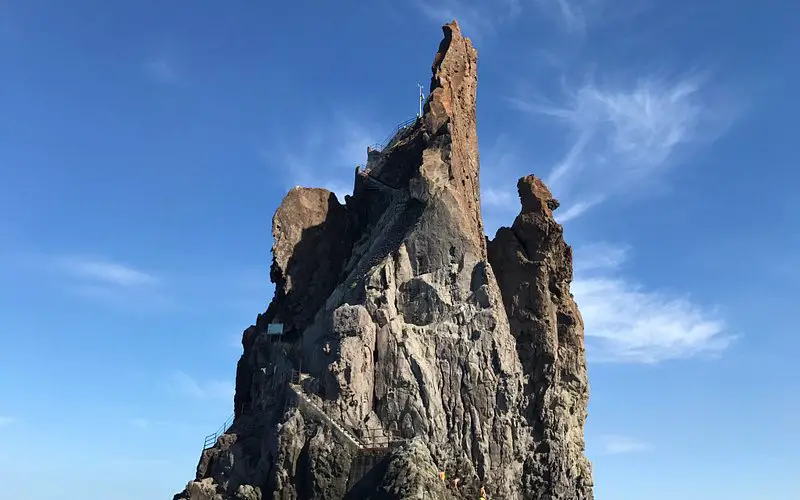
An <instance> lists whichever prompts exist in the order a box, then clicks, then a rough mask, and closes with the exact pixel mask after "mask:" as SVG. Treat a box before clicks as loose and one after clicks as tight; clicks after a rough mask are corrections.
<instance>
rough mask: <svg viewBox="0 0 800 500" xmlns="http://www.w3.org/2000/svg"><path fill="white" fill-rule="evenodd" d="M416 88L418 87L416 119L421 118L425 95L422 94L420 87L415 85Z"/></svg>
mask: <svg viewBox="0 0 800 500" xmlns="http://www.w3.org/2000/svg"><path fill="white" fill-rule="evenodd" d="M417 87H419V114H418V115H417V118H422V102H423V101H424V100H425V95H424V94H423V93H422V85H420V84H419V83H417Z"/></svg>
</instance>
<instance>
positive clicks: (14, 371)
mask: <svg viewBox="0 0 800 500" xmlns="http://www.w3.org/2000/svg"><path fill="white" fill-rule="evenodd" d="M798 15H800V7H798V6H796V5H793V2H790V1H788V0H785V1H779V0H764V1H761V2H739V3H734V2H730V1H724V0H706V1H704V2H693V1H688V0H676V1H670V2H666V1H656V0H635V1H621V0H495V1H493V2H488V1H486V2H478V1H471V2H466V1H464V2H457V1H455V0H430V1H423V0H419V1H417V0H414V1H408V2H389V1H383V0H381V1H375V2H354V1H347V0H342V1H340V2H321V1H320V2H309V1H302V0H301V1H297V2H281V3H277V2H263V1H262V2H212V1H195V2H156V1H154V0H141V1H137V2H122V1H109V0H102V1H101V0H93V1H90V0H72V1H71V2H55V1H51V2H45V1H42V0H24V1H23V0H5V1H3V2H1V3H0V213H1V214H2V216H0V439H2V445H1V446H0V465H1V466H0V479H2V480H4V481H3V483H4V485H5V486H4V488H5V491H6V492H7V494H8V495H9V498H18V499H20V500H39V499H42V500H43V499H45V498H46V499H48V500H51V499H64V500H68V499H72V498H75V493H74V492H76V491H80V492H81V494H80V495H81V498H83V499H86V500H105V499H107V498H108V497H109V495H110V493H109V492H110V491H113V492H114V493H113V496H114V498H118V499H120V500H128V499H130V500H134V499H136V500H140V499H143V498H154V499H155V498H171V497H170V495H171V494H173V493H174V492H176V491H178V490H180V489H181V488H182V486H183V485H184V484H185V482H186V481H187V480H189V479H190V478H191V477H192V475H193V471H194V467H195V465H196V463H197V459H198V456H199V452H200V450H199V448H200V445H201V442H202V438H203V436H204V435H205V434H208V433H209V432H212V431H213V430H214V429H215V428H216V427H218V425H219V424H220V423H222V421H223V420H225V418H226V417H227V416H228V415H229V414H230V412H231V406H232V397H231V395H232V385H233V383H232V380H233V376H234V370H235V362H236V359H237V358H238V356H239V353H240V349H241V347H240V345H239V339H240V335H241V331H242V330H243V328H245V327H246V326H247V325H249V324H250V322H252V321H253V320H254V319H255V316H256V314H257V313H258V312H259V311H261V310H263V309H264V308H265V307H266V304H267V303H268V301H269V299H270V298H271V295H272V287H271V285H270V284H269V272H268V271H269V263H270V253H269V248H270V245H271V235H270V220H271V216H272V213H273V212H274V210H275V208H276V207H277V205H278V203H279V202H280V200H281V197H282V195H283V194H284V193H285V192H286V190H287V189H289V188H290V187H292V186H294V185H296V184H304V185H315V186H324V187H328V188H330V189H333V190H334V191H336V192H337V193H339V194H343V193H344V192H346V191H347V190H348V188H349V187H350V186H351V185H352V176H353V169H354V167H355V165H356V164H358V163H360V162H363V161H364V157H365V151H366V146H367V145H368V144H371V143H375V142H379V141H380V140H381V139H383V137H384V136H385V135H386V134H387V133H388V132H389V131H390V130H391V129H392V128H393V127H394V125H396V124H397V123H398V122H400V121H403V120H405V119H408V118H410V117H412V116H413V115H414V113H415V110H416V105H417V101H416V93H417V87H416V84H417V82H419V81H421V82H423V83H424V84H427V81H428V78H429V68H430V64H431V61H432V58H433V54H434V52H435V50H436V47H437V45H438V42H439V39H440V38H441V31H440V29H439V26H440V25H441V24H442V23H444V22H446V21H449V20H450V19H451V18H453V17H457V18H458V19H459V21H460V23H461V26H462V30H463V31H464V32H465V34H466V35H467V36H470V37H471V38H472V39H473V41H474V42H475V44H476V46H477V47H478V50H479V61H480V62H479V78H480V86H479V93H478V95H479V97H478V133H479V138H480V154H481V165H482V178H481V182H482V197H483V203H484V216H485V220H486V224H487V228H489V229H490V230H491V231H492V232H493V231H494V230H495V229H496V228H497V227H498V226H499V225H501V224H509V223H511V221H512V220H513V217H514V216H515V214H516V213H517V212H518V209H519V205H518V202H517V200H516V197H515V193H514V186H515V182H516V179H517V178H518V177H519V176H521V175H525V174H528V173H535V174H537V175H539V176H541V177H543V178H545V179H546V180H547V181H548V183H549V184H550V186H551V188H552V189H553V191H554V192H555V194H556V196H557V197H558V198H559V199H560V200H561V201H562V208H561V209H560V210H559V212H560V213H559V215H558V216H559V218H560V220H561V221H562V222H563V223H564V224H565V233H566V237H567V239H568V241H569V243H570V244H572V245H574V247H575V253H576V263H575V264H576V281H575V283H574V286H573V290H574V292H575V295H576V297H577V300H578V303H579V306H580V307H581V310H582V311H583V314H584V317H585V321H586V334H587V343H588V345H589V356H590V367H589V370H590V372H589V373H590V379H591V380H590V381H591V388H592V399H591V402H590V408H589V420H588V425H587V429H586V434H587V447H588V454H589V456H590V458H591V459H592V460H593V463H594V474H595V482H596V495H597V498H598V500H643V499H646V500H661V499H664V500H667V499H670V500H672V499H675V498H681V499H686V500H691V499H697V500H700V499H703V500H707V499H710V498H725V499H726V500H738V499H742V500H744V499H748V500H749V499H752V498H758V499H760V500H773V499H774V500H783V499H785V498H787V495H788V493H787V492H790V491H797V488H798V486H800V480H799V479H797V478H798V477H800V476H798V475H797V471H796V466H797V464H798V463H800V452H799V451H798V449H800V433H798V431H797V427H796V422H797V421H798V418H800V390H798V387H800V367H799V366H800V365H798V364H797V363H796V362H795V353H796V352H797V351H798V349H800V340H799V339H800V336H798V335H797V333H798V331H797V327H796V326H795V325H794V324H793V323H794V322H793V321H792V320H791V317H792V314H793V312H794V311H795V310H796V308H797V304H798V302H797V297H798V292H800V263H799V262H798V260H800V253H798V247H799V246H800V231H798V228H800V209H798V206H797V197H796V193H797V184H798V182H800V173H799V171H798V169H797V165H798V162H799V161H800V154H798V152H797V140H796V137H797V130H798V129H797V127H796V119H797V116H798V115H799V114H800V100H799V99H798V98H797V92H796V89H797V88H798V87H799V86H800V69H798V66H797V64H796V59H797V54H798V53H800V35H798V34H797V30H796V22H797V19H798V18H800V17H798ZM42 477H47V483H48V484H51V485H53V484H57V485H59V488H58V489H59V490H60V491H62V492H63V493H54V492H53V491H52V489H51V488H45V487H41V486H39V485H40V484H41V478H42ZM53 495H56V496H53ZM58 495H61V496H58Z"/></svg>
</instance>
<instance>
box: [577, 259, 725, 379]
mask: <svg viewBox="0 0 800 500" xmlns="http://www.w3.org/2000/svg"><path fill="white" fill-rule="evenodd" d="M629 251H630V248H629V247H627V246H616V245H611V244H608V243H596V244H593V245H588V246H585V247H582V248H580V247H579V248H577V249H576V250H575V276H576V277H575V280H574V282H573V283H572V293H573V294H574V295H575V300H576V302H577V303H578V306H579V307H580V310H581V314H582V316H583V319H584V323H585V334H586V343H587V352H588V356H589V359H590V361H592V362H613V363H620V362H621V363H648V364H653V363H659V362H662V361H667V360H671V359H682V358H690V357H695V356H706V355H714V354H717V353H719V352H721V351H723V350H724V349H726V348H727V347H728V346H729V345H730V344H731V342H733V341H734V340H735V336H734V335H732V334H730V333H729V332H728V331H727V325H726V323H725V321H724V319H723V318H722V317H721V315H720V313H719V312H718V311H717V310H715V309H714V308H713V307H705V306H702V305H699V304H696V303H694V302H692V301H691V300H690V299H689V298H688V297H685V296H680V295H675V294H671V293H668V292H664V291H660V290H652V289H647V288H645V287H644V286H642V285H640V284H638V283H636V282H633V281H631V280H629V279H627V278H625V277H623V276H622V275H620V273H619V272H618V269H619V267H620V266H621V265H622V264H623V263H624V261H625V260H626V258H627V256H628V255H629Z"/></svg>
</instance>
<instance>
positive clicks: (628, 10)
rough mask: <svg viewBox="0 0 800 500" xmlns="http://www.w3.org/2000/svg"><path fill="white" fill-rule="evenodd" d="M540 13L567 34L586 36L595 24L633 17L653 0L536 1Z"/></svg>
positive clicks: (534, 3)
mask: <svg viewBox="0 0 800 500" xmlns="http://www.w3.org/2000/svg"><path fill="white" fill-rule="evenodd" d="M532 3H533V5H535V6H536V7H537V8H538V10H539V12H541V13H542V14H544V15H545V16H548V17H550V18H552V19H555V21H556V23H557V24H558V26H559V28H561V29H562V30H563V31H564V32H565V33H566V34H567V35H570V36H576V35H577V36H582V35H584V34H585V33H586V32H587V31H589V30H590V29H591V28H592V27H593V26H596V25H599V24H603V23H605V22H608V21H611V20H615V19H616V20H630V18H631V17H633V16H636V15H638V14H640V13H642V12H643V11H645V10H646V9H647V8H648V6H649V5H650V3H651V0H625V1H618V0H533V2H532Z"/></svg>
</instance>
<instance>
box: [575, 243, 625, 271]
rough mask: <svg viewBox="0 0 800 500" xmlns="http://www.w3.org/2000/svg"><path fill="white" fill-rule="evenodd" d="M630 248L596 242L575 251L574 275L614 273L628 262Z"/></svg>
mask: <svg viewBox="0 0 800 500" xmlns="http://www.w3.org/2000/svg"><path fill="white" fill-rule="evenodd" d="M631 250H632V249H631V247H630V246H629V245H614V244H611V243H607V242H604V241H603V242H596V243H590V244H587V245H583V246H581V247H578V248H576V249H575V257H574V259H573V267H574V269H575V274H585V273H588V272H591V271H595V270H598V269H600V270H603V271H614V270H616V269H618V268H619V267H620V266H621V265H622V264H623V263H624V262H625V261H626V260H628V258H629V256H630V253H631Z"/></svg>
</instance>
